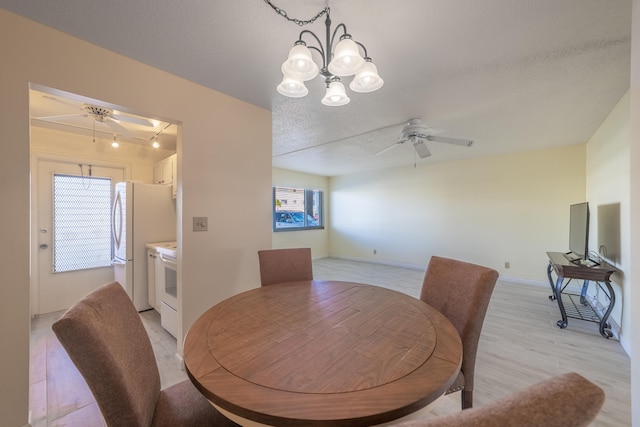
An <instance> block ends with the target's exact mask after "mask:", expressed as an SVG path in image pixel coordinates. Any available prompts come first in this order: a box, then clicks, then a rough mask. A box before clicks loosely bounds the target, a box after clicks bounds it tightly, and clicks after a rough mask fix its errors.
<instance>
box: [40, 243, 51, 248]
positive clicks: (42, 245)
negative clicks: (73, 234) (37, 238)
mask: <svg viewBox="0 0 640 427" xmlns="http://www.w3.org/2000/svg"><path fill="white" fill-rule="evenodd" d="M48 247H49V245H47V244H46V243H40V249H47V248H48Z"/></svg>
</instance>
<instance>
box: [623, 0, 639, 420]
mask: <svg viewBox="0 0 640 427" xmlns="http://www.w3.org/2000/svg"><path fill="white" fill-rule="evenodd" d="M632 13H633V18H632V29H631V91H630V93H631V108H630V110H631V113H630V120H631V140H630V142H629V144H630V149H629V151H630V156H629V157H630V170H631V174H630V176H631V179H630V189H629V190H630V203H629V204H630V211H631V213H630V218H629V223H630V233H629V241H630V243H629V246H630V248H629V252H630V257H629V265H630V268H629V271H627V277H626V279H627V280H626V283H628V284H629V297H630V301H629V303H628V304H627V305H626V307H627V309H628V310H629V311H630V315H631V324H632V325H633V327H632V328H631V331H630V334H631V408H632V412H631V416H632V424H633V425H634V426H640V327H638V325H640V289H639V288H638V286H640V0H633V9H632Z"/></svg>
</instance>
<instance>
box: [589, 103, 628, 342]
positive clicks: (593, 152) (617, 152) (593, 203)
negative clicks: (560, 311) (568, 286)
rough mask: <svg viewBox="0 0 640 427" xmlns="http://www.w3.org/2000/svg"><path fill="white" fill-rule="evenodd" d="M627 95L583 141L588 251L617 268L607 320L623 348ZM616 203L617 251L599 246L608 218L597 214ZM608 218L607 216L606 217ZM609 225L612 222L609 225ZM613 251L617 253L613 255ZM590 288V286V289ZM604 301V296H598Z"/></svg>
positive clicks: (603, 241) (625, 334)
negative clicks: (617, 331)
mask: <svg viewBox="0 0 640 427" xmlns="http://www.w3.org/2000/svg"><path fill="white" fill-rule="evenodd" d="M629 101H630V96H629V93H627V94H626V95H625V96H624V97H622V99H620V101H619V102H618V104H617V105H616V106H615V108H614V109H613V110H612V111H611V113H610V114H609V116H608V117H607V119H606V120H605V121H604V122H603V123H602V124H601V125H600V127H599V128H598V130H597V131H596V132H595V133H594V134H593V136H592V137H591V138H590V139H589V141H588V142H587V198H586V200H588V201H589V208H590V209H589V210H590V227H589V251H590V252H591V251H594V252H600V253H601V254H609V257H608V260H609V262H611V263H614V264H615V266H616V268H618V269H619V270H620V272H619V273H615V274H614V275H613V276H612V278H611V281H612V286H613V289H614V292H615V294H616V299H617V301H616V303H615V305H614V309H613V312H612V313H611V319H612V320H613V321H614V322H615V323H616V324H617V325H618V326H620V341H621V342H622V343H623V345H624V346H625V348H626V349H627V351H630V348H629V341H628V340H629V338H630V327H631V310H628V309H626V307H629V301H630V296H629V290H630V286H629V285H630V284H629V283H628V282H627V278H626V273H625V272H627V271H629V267H630V258H629V256H630V241H629V238H628V237H627V236H629V226H630V223H629V212H630V210H629V199H630V193H629V184H630V170H629V166H630V165H629V141H630V140H629V132H630V121H629V113H630V110H629V108H630V104H629ZM614 205H618V206H619V210H620V217H619V228H620V230H619V236H618V239H619V243H620V248H619V251H616V250H614V249H615V248H610V250H609V251H608V252H607V250H606V248H604V249H603V248H600V246H601V245H605V246H606V243H607V242H609V241H610V237H613V236H606V238H604V237H603V238H600V237H599V234H600V233H599V231H600V230H599V226H600V225H602V226H603V228H604V230H603V232H607V231H608V230H607V227H606V226H607V225H608V224H605V223H603V221H605V220H606V221H608V219H607V218H606V215H602V216H603V218H601V217H600V214H601V213H602V212H601V209H604V208H606V207H607V206H614ZM609 219H611V218H609ZM609 225H613V224H609ZM615 252H619V255H617V256H616V254H615ZM591 290H592V291H593V290H594V289H593V287H592V289H591ZM601 299H602V300H604V301H603V303H604V304H606V303H607V301H606V299H605V298H601Z"/></svg>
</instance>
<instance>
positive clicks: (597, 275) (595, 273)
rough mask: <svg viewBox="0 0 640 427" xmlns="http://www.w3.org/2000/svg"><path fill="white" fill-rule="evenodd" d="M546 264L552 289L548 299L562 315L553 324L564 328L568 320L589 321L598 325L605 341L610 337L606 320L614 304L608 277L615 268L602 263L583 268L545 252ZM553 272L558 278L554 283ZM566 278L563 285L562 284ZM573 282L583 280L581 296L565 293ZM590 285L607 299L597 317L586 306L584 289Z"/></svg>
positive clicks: (554, 253) (583, 266)
mask: <svg viewBox="0 0 640 427" xmlns="http://www.w3.org/2000/svg"><path fill="white" fill-rule="evenodd" d="M547 256H548V257H549V265H548V266H547V277H548V279H549V285H550V286H551V291H552V295H550V296H549V299H550V300H552V301H553V300H555V301H557V302H558V308H559V309H560V314H561V316H562V319H561V320H558V321H557V322H556V324H557V325H558V326H559V327H560V328H562V329H564V328H566V327H567V325H568V318H569V317H571V318H574V319H581V320H586V321H589V322H596V323H599V325H600V328H599V329H600V335H602V336H603V337H605V338H610V337H612V336H613V333H612V332H611V326H610V325H609V322H608V319H609V315H610V314H611V311H612V310H613V306H614V304H615V302H616V295H615V293H614V291H613V288H612V287H611V283H610V282H609V278H610V277H611V275H612V274H613V273H614V272H615V271H616V268H615V267H613V266H611V265H609V264H607V263H605V262H601V263H599V264H597V265H591V266H587V265H583V264H578V263H575V262H572V261H570V260H568V259H567V258H566V257H565V254H564V253H562V252H547ZM553 273H555V274H556V276H557V278H556V280H555V281H554V280H553V277H552V275H553ZM565 279H566V282H565ZM572 280H582V281H583V284H582V289H581V292H580V294H577V293H572V292H569V291H566V287H567V285H568V284H569V283H570V282H571V281H572ZM591 282H593V283H595V285H596V286H597V287H598V289H599V290H601V291H602V292H603V293H604V295H605V296H606V298H607V299H608V300H609V304H608V306H606V307H604V314H602V315H600V314H598V313H597V312H596V310H595V309H594V307H593V306H592V305H591V304H590V303H589V301H588V296H587V290H588V288H589V284H590V283H591Z"/></svg>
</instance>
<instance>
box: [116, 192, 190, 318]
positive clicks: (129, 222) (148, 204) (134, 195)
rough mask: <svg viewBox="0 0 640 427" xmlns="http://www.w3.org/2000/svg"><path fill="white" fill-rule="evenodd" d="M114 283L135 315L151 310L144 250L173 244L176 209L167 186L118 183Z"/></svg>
mask: <svg viewBox="0 0 640 427" xmlns="http://www.w3.org/2000/svg"><path fill="white" fill-rule="evenodd" d="M112 224H113V230H112V232H113V241H114V258H113V268H114V279H115V280H116V281H117V282H119V283H120V284H121V285H122V286H123V287H124V288H125V289H126V291H127V293H128V294H129V297H131V300H132V301H133V304H134V305H135V306H136V308H137V309H138V311H144V310H148V309H150V308H151V305H149V298H148V292H147V264H146V263H147V254H146V251H147V248H146V246H145V245H146V244H147V243H151V242H166V241H173V240H176V229H177V222H176V208H175V204H174V199H173V197H172V191H171V186H170V185H159V184H144V183H141V182H132V181H126V182H119V183H117V184H116V191H115V197H114V201H113V221H112Z"/></svg>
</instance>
